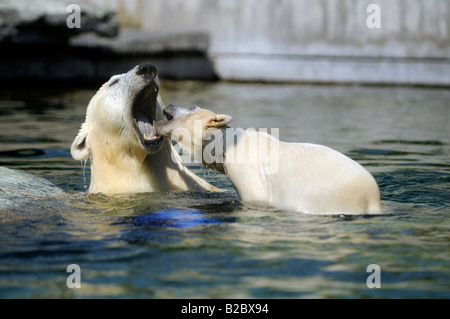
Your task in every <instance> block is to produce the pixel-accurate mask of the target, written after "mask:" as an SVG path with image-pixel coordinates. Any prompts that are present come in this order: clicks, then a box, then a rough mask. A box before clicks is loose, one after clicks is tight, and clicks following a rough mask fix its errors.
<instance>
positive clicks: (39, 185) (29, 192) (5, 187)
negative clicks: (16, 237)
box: [0, 167, 64, 209]
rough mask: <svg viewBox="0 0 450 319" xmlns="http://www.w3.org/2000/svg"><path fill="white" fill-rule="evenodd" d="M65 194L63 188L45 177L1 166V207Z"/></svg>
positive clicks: (15, 205)
mask: <svg viewBox="0 0 450 319" xmlns="http://www.w3.org/2000/svg"><path fill="white" fill-rule="evenodd" d="M63 194H64V191H63V190H62V189H60V188H58V187H57V186H55V185H54V184H52V183H51V182H49V181H48V180H46V179H44V178H41V177H37V176H34V175H31V174H28V173H25V172H22V171H18V170H13V169H10V168H6V167H0V209H4V208H7V207H18V206H21V205H23V204H24V203H25V202H27V201H29V200H33V199H40V198H45V197H55V196H59V195H63Z"/></svg>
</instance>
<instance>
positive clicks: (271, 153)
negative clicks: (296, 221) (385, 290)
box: [156, 105, 381, 214]
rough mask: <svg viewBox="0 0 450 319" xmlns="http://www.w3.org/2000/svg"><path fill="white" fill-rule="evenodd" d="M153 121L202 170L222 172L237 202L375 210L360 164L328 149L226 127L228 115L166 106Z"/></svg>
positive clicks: (373, 191) (375, 192)
mask: <svg viewBox="0 0 450 319" xmlns="http://www.w3.org/2000/svg"><path fill="white" fill-rule="evenodd" d="M164 114H165V116H166V118H167V120H164V121H159V122H157V123H156V130H157V132H158V134H160V135H163V136H166V137H170V138H171V139H173V140H175V141H176V142H178V143H179V144H180V146H181V147H182V148H183V149H185V150H187V151H188V152H189V153H190V154H191V155H193V157H194V159H195V160H196V161H198V162H200V163H201V164H202V165H204V166H205V167H207V168H212V169H214V170H216V171H219V172H221V173H224V174H227V175H228V177H229V179H230V181H231V183H232V184H233V185H234V187H235V189H236V191H237V193H238V195H239V197H240V198H241V199H242V200H243V201H260V202H264V203H267V204H269V205H271V206H274V207H278V208H281V209H287V210H296V211H301V212H304V213H311V214H380V213H381V205H380V192H379V188H378V185H377V183H376V181H375V179H374V178H373V176H372V175H371V174H370V173H369V172H368V171H367V170H366V169H365V168H363V167H362V166H361V165H360V164H358V163H357V162H355V161H354V160H352V159H350V158H349V157H347V156H345V155H344V154H341V153H339V152H338V151H336V150H333V149H331V148H329V147H326V146H322V145H316V144H307V143H286V142H282V141H279V140H278V139H276V138H275V137H273V136H271V135H269V134H267V133H264V132H256V131H250V130H246V131H244V130H242V129H234V128H230V127H229V126H228V124H229V123H230V122H231V120H232V118H231V117H230V116H228V115H223V114H215V113H213V112H211V111H209V110H206V109H201V108H199V107H193V108H191V109H185V108H180V107H177V106H174V105H169V106H167V107H166V108H165V109H164Z"/></svg>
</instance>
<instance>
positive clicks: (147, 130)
mask: <svg viewBox="0 0 450 319" xmlns="http://www.w3.org/2000/svg"><path fill="white" fill-rule="evenodd" d="M135 120H136V123H137V126H138V128H139V131H141V133H142V135H143V136H144V139H146V140H148V139H150V137H152V135H153V131H154V128H153V127H152V125H151V124H150V121H149V119H148V117H147V116H145V115H144V114H142V113H137V114H136V119H135Z"/></svg>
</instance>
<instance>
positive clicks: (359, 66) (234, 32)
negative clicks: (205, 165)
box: [90, 0, 450, 85]
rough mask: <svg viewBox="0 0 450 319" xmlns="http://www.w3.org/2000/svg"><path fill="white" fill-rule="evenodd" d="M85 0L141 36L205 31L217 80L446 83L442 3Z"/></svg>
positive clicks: (446, 19)
mask: <svg viewBox="0 0 450 319" xmlns="http://www.w3.org/2000/svg"><path fill="white" fill-rule="evenodd" d="M90 1H91V2H95V3H100V4H102V5H104V6H108V7H110V8H115V9H117V10H118V13H119V16H120V19H121V20H122V21H123V23H124V24H128V25H133V26H135V27H138V28H141V29H142V30H148V31H149V32H154V33H167V32H169V33H183V32H192V31H194V32H197V31H200V32H207V33H208V34H209V35H210V37H211V38H210V48H209V54H210V56H211V58H212V59H213V62H214V65H215V68H216V72H217V73H218V75H219V77H221V78H224V79H236V80H268V81H306V82H356V83H387V84H389V83H393V84H395V83H402V84H403V83H406V84H425V85H450V1H449V0H427V1H424V0H314V1H311V0H151V1H150V0H149V1H146V0H142V1H139V0H115V1H110V0H90ZM371 3H375V4H378V5H379V6H380V9H381V28H379V29H376V28H374V29H370V28H368V27H367V24H366V20H367V17H368V16H369V15H370V13H367V12H366V9H367V6H368V5H369V4H371ZM133 17H134V18H133Z"/></svg>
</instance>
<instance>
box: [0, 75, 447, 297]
mask: <svg viewBox="0 0 450 319" xmlns="http://www.w3.org/2000/svg"><path fill="white" fill-rule="evenodd" d="M169 84H170V85H167V86H165V87H163V88H162V94H163V98H164V99H165V102H166V103H167V104H168V103H173V104H175V105H177V104H178V105H180V106H186V107H188V106H192V105H199V106H201V107H206V108H210V109H212V110H213V111H215V112H216V113H226V114H229V115H231V116H233V119H234V120H233V126H234V127H243V128H248V127H253V128H279V129H280V139H281V140H285V141H290V142H313V143H319V144H325V145H328V146H330V147H332V148H335V149H337V150H339V151H341V152H343V153H345V154H347V155H349V156H350V157H352V158H353V159H355V160H357V161H358V162H360V163H361V164H363V165H364V166H365V167H367V168H368V170H369V171H370V172H372V173H373V175H374V176H375V178H376V180H377V182H378V183H379V186H380V190H381V196H382V205H383V211H384V212H385V214H384V215H381V216H352V217H349V216H313V215H305V214H298V213H295V212H288V211H282V210H277V209H274V208H271V207H268V206H265V205H260V204H258V203H244V202H241V201H239V199H238V198H237V196H236V193H235V192H234V190H233V188H232V186H231V184H230V182H229V181H228V179H227V178H226V177H225V176H224V175H220V174H219V173H215V172H208V171H206V172H205V171H203V170H202V169H200V167H199V166H198V165H195V164H192V165H190V168H191V169H192V170H193V171H194V172H195V173H196V174H198V175H200V176H201V177H203V178H205V179H206V180H208V181H209V182H210V183H212V184H213V185H214V186H217V187H220V188H224V189H226V190H227V191H226V192H224V193H214V194H211V193H196V192H168V193H151V194H136V195H126V196H125V195H124V196H115V197H106V196H103V195H88V194H86V193H84V192H85V185H87V184H88V183H89V178H90V171H89V165H87V166H86V167H85V168H84V167H83V165H82V164H80V163H79V162H77V161H74V160H72V159H71V158H70V153H69V146H70V144H71V142H72V140H73V138H74V137H75V135H76V133H77V131H78V129H79V126H80V124H81V123H82V121H83V120H84V116H85V110H86V105H87V103H88V101H89V99H90V97H91V96H92V95H93V94H94V91H90V90H85V91H65V92H34V93H33V94H31V95H33V97H34V98H35V99H36V100H38V104H39V105H38V106H39V107H37V104H34V102H33V100H32V99H27V100H23V97H24V96H31V95H27V94H28V93H27V94H24V93H23V92H22V93H20V92H19V93H17V92H16V93H14V92H13V93H11V92H9V93H8V94H6V93H5V94H4V95H2V99H1V100H0V112H1V115H2V116H1V118H0V122H1V130H0V165H2V166H7V167H10V168H14V169H20V170H25V171H27V172H29V173H32V174H34V175H37V176H40V177H45V178H47V179H48V180H50V181H51V182H53V183H54V184H56V185H58V186H59V187H61V188H62V189H64V190H65V191H66V193H67V194H66V195H64V197H63V199H60V198H58V199H57V198H49V199H45V200H39V201H30V202H26V203H24V205H22V206H21V207H15V208H12V209H8V210H4V211H0V234H1V239H2V241H1V243H0V296H2V297H7V298H12V297H19V298H29V297H67V298H71V297H154V298H173V297H189V298H195V297H200V298H201V297H207V298H208V297H230V298H240V297H244V298H245V297H248V298H275V297H287V298H298V297H319V298H323V297H344V298H347V297H403V298H409V297H415V298H417V297H424V298H434V297H440V298H448V297H449V292H448V282H449V272H448V262H449V255H448V253H447V251H448V233H449V223H448V213H449V212H450V199H449V196H448V189H449V186H450V161H449V158H450V156H449V155H450V141H449V136H450V134H449V133H450V132H449V125H448V123H449V114H450V112H449V105H448V100H449V98H450V93H448V92H447V91H445V90H438V89H436V90H434V89H417V88H415V89H409V88H369V87H330V86H317V87H315V86H297V85H262V84H234V83H217V84H204V83H196V82H176V83H169ZM286 160H289V159H286ZM72 263H76V264H78V265H80V267H81V271H82V282H81V284H82V288H81V289H77V290H71V289H68V288H67V286H66V284H65V283H66V279H67V273H66V267H67V265H68V264H72ZM374 263H375V264H378V265H379V266H380V268H381V272H382V275H381V278H382V279H381V280H382V282H381V287H382V288H381V289H368V288H367V286H366V284H365V283H366V279H367V276H368V273H366V267H367V265H369V264H374Z"/></svg>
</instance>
